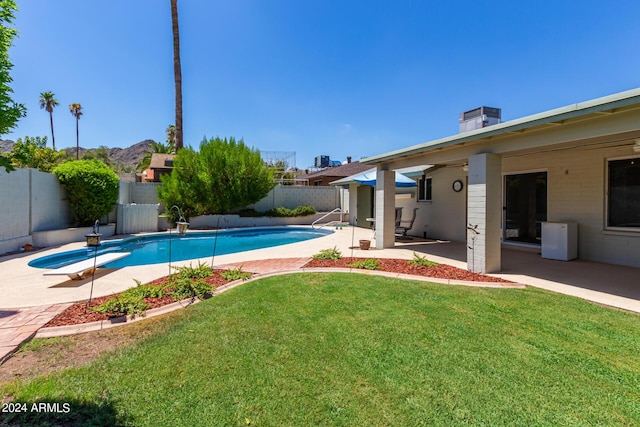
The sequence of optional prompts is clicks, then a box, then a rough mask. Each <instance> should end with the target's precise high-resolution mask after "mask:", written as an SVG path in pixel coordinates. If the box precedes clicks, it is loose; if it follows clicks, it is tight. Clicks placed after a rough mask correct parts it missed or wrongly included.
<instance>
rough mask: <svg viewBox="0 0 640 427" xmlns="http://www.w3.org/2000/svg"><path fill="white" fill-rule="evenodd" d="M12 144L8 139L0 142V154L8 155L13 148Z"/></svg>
mask: <svg viewBox="0 0 640 427" xmlns="http://www.w3.org/2000/svg"><path fill="white" fill-rule="evenodd" d="M13 144H14V142H13V141H12V140H10V139H5V140H4V141H0V153H8V152H9V151H11V149H12V148H13Z"/></svg>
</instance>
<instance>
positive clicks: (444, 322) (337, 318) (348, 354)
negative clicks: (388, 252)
mask: <svg viewBox="0 0 640 427" xmlns="http://www.w3.org/2000/svg"><path fill="white" fill-rule="evenodd" d="M163 329H164V332H163V333H162V334H160V335H156V336H151V337H147V338H144V339H142V340H141V341H139V342H138V343H137V344H136V345H134V346H131V347H128V348H126V349H123V350H121V351H119V352H117V353H115V354H112V355H110V356H109V357H106V358H103V359H101V360H99V361H97V362H95V363H93V364H91V365H89V366H85V367H81V368H77V369H70V370H66V371H64V372H61V373H56V374H51V375H49V376H46V377H42V378H38V379H35V380H32V381H29V382H24V383H14V384H11V385H9V386H5V387H4V388H3V389H2V390H0V392H2V393H3V395H4V394H7V393H8V394H11V395H12V396H13V397H14V398H15V399H16V400H15V401H20V402H27V403H29V404H31V403H33V402H36V401H38V402H69V403H71V412H70V413H69V414H68V416H70V417H71V419H72V420H73V419H77V418H73V417H79V416H80V415H79V414H81V416H82V419H83V420H84V421H83V423H84V424H83V425H91V424H89V423H88V422H89V420H90V419H91V418H92V417H102V421H104V420H107V421H108V422H109V423H111V424H112V425H136V426H147V425H149V426H164V425H167V426H169V425H170V426H180V425H185V426H212V425H220V426H234V425H237V426H246V425H248V424H250V425H251V426H263V425H265V426H304V425H326V426H336V425H337V426H351V425H367V426H390V425H397V426H419V425H442V426H451V425H527V426H529V425H553V426H556V425H563V426H568V425H576V426H583V425H617V426H618V425H622V426H624V425H629V426H631V425H639V424H640V392H639V390H640V317H639V316H637V315H635V314H630V313H626V312H622V311H617V310H613V309H608V308H604V307H600V306H597V305H593V304H590V303H587V302H585V301H582V300H579V299H575V298H571V297H567V296H563V295H557V294H552V293H549V292H545V291H541V290H537V289H532V288H529V289H524V290H523V289H495V288H492V289H489V288H468V287H454V286H445V285H436V284H429V283H423V282H412V281H401V280H397V279H391V278H385V277H376V276H362V275H349V274H342V273H326V274H295V275H290V276H278V277H271V278H265V279H261V280H258V281H255V282H252V283H249V284H246V285H244V286H241V287H239V288H236V289H234V290H231V291H229V292H227V293H224V294H221V295H219V296H216V297H215V298H212V299H210V300H207V301H205V302H203V303H201V304H198V305H196V306H193V307H189V308H187V309H185V310H183V311H181V313H180V314H179V315H173V316H170V317H169V318H168V319H167V322H166V324H165V325H164V327H163ZM1 415H7V414H1ZM30 416H31V420H33V424H32V425H43V423H44V422H45V421H44V420H45V419H51V415H48V416H47V417H44V418H41V419H37V420H36V419H35V418H34V417H35V416H34V414H30ZM22 420H23V421H24V419H22ZM102 421H96V425H99V423H100V422H102ZM0 425H2V423H1V422H0ZM25 425H29V424H25Z"/></svg>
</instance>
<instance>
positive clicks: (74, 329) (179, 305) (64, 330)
mask: <svg viewBox="0 0 640 427" xmlns="http://www.w3.org/2000/svg"><path fill="white" fill-rule="evenodd" d="M298 273H356V274H363V275H373V276H381V277H389V278H395V279H402V280H416V281H420V282H430V283H437V284H442V285H453V286H470V287H483V288H501V289H525V288H526V287H527V285H524V284H522V283H504V282H474V281H468V280H452V279H440V278H436V277H428V276H418V275H412V274H405V273H393V272H389V271H376V270H363V269H359V268H331V267H312V268H299V269H294V270H282V271H277V272H272V273H262V274H261V273H256V274H254V275H253V276H251V277H250V278H247V279H240V280H235V281H233V282H229V283H227V284H225V285H222V286H220V287H218V288H216V289H215V290H214V291H212V292H211V297H210V298H213V297H214V296H216V295H219V294H221V293H223V292H226V291H228V290H231V289H233V288H236V287H238V286H240V285H243V284H246V283H250V282H253V281H256V280H259V279H264V278H267V277H273V276H283V275H289V274H298ZM206 299H209V298H206ZM201 301H202V300H201V299H199V298H197V297H193V298H187V299H184V300H181V301H176V302H173V303H171V304H167V305H164V306H162V307H157V308H152V309H150V310H147V311H145V313H144V315H138V316H119V317H114V318H112V319H108V320H99V321H96V322H89V323H81V324H77V325H66V326H52V327H48V328H40V329H39V330H38V331H37V332H36V333H35V335H33V337H32V338H53V337H61V336H67V335H77V334H81V333H85V332H95V331H101V330H106V329H111V328H114V327H118V326H124V325H130V324H132V323H134V322H139V321H141V320H145V319H150V318H153V317H157V316H161V315H163V314H167V313H171V312H174V311H176V310H180V309H183V308H186V307H189V306H191V305H194V304H197V303H199V302H201Z"/></svg>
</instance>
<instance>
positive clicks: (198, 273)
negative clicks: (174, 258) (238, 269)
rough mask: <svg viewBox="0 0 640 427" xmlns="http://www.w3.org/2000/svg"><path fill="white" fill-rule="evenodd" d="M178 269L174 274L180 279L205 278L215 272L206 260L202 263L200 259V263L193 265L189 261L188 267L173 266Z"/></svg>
mask: <svg viewBox="0 0 640 427" xmlns="http://www.w3.org/2000/svg"><path fill="white" fill-rule="evenodd" d="M173 268H174V269H176V270H178V272H177V273H174V274H173V276H175V277H177V278H179V279H204V278H207V277H210V276H211V275H212V274H213V272H212V271H211V267H209V264H207V263H206V262H203V263H201V262H200V261H198V265H197V266H196V267H193V266H192V265H191V263H189V266H188V267H186V266H185V267H173Z"/></svg>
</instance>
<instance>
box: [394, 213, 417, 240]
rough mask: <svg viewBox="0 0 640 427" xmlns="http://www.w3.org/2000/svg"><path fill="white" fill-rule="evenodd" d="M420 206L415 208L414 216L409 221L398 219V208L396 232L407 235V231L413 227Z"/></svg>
mask: <svg viewBox="0 0 640 427" xmlns="http://www.w3.org/2000/svg"><path fill="white" fill-rule="evenodd" d="M417 211H418V208H413V216H412V217H411V219H410V220H408V221H406V220H405V221H402V220H401V219H400V220H398V208H396V233H398V234H402V236H403V237H406V236H407V231H409V230H411V229H412V228H413V222H414V221H415V220H416V212H417ZM400 215H402V208H400Z"/></svg>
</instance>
